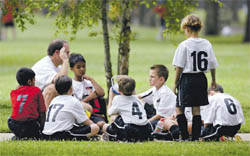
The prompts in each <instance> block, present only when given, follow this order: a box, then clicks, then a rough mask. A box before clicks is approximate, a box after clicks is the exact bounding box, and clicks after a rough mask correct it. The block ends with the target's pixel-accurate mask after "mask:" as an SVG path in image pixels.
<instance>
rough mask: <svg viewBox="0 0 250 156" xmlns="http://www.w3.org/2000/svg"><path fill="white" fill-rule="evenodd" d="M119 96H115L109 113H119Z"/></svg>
mask: <svg viewBox="0 0 250 156" xmlns="http://www.w3.org/2000/svg"><path fill="white" fill-rule="evenodd" d="M116 97H117V96H115V97H114V99H113V101H112V106H111V108H110V109H108V115H114V114H118V113H119V107H118V100H117V98H116Z"/></svg>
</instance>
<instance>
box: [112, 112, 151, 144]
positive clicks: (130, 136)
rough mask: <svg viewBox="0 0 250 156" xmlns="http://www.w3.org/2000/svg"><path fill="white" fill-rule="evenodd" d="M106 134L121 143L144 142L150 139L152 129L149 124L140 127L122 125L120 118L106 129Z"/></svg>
mask: <svg viewBox="0 0 250 156" xmlns="http://www.w3.org/2000/svg"><path fill="white" fill-rule="evenodd" d="M107 132H108V133H109V134H111V135H113V136H116V137H117V140H121V141H131V142H135V141H146V140H149V139H150V137H151V133H152V132H153V127H152V125H151V124H150V123H148V124H146V125H143V126H140V125H135V124H127V123H124V122H123V120H122V117H121V116H118V117H117V118H116V119H115V121H114V122H113V123H112V124H111V125H109V126H108V127H107Z"/></svg>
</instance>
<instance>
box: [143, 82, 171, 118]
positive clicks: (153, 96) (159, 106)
mask: <svg viewBox="0 0 250 156" xmlns="http://www.w3.org/2000/svg"><path fill="white" fill-rule="evenodd" d="M139 96H141V97H142V98H143V100H144V101H145V102H147V103H148V104H150V102H151V103H153V105H154V108H155V110H156V114H158V115H160V116H163V117H170V116H172V115H173V114H174V113H175V110H176V95H175V94H174V93H173V91H172V90H171V89H169V88H168V87H167V86H166V85H163V86H162V87H161V88H160V89H158V90H156V88H155V87H153V88H151V89H149V90H147V91H146V92H144V93H141V94H139Z"/></svg>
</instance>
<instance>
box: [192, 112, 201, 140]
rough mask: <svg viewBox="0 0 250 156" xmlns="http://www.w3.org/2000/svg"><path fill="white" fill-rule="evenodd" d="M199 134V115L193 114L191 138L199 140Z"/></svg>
mask: <svg viewBox="0 0 250 156" xmlns="http://www.w3.org/2000/svg"><path fill="white" fill-rule="evenodd" d="M200 134H201V116H200V115H195V116H193V121H192V140H193V141H195V140H199V137H200Z"/></svg>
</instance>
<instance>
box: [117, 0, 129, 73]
mask: <svg viewBox="0 0 250 156" xmlns="http://www.w3.org/2000/svg"><path fill="white" fill-rule="evenodd" d="M122 8H123V15H122V26H121V32H120V42H119V53H118V74H119V75H128V67H129V51H130V35H131V29H130V24H131V13H130V9H129V0H123V1H122Z"/></svg>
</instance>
